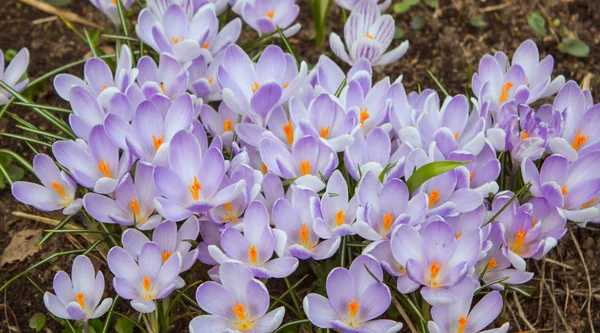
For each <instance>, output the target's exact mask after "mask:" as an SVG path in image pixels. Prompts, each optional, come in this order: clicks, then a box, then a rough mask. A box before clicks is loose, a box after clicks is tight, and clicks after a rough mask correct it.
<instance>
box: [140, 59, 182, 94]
mask: <svg viewBox="0 0 600 333" xmlns="http://www.w3.org/2000/svg"><path fill="white" fill-rule="evenodd" d="M137 67H138V69H139V71H140V74H139V75H138V78H137V81H138V83H139V84H140V86H141V88H142V92H143V94H144V96H145V97H146V98H151V97H152V96H154V95H161V96H164V97H166V98H168V99H170V100H175V99H177V98H178V97H179V96H181V95H183V94H184V93H185V92H186V90H187V86H188V74H187V72H186V71H185V70H184V69H183V67H182V65H181V64H180V63H179V61H177V59H175V58H173V57H172V56H171V55H169V54H167V53H161V54H160V59H159V63H158V66H157V65H156V63H155V62H154V60H153V59H152V58H151V57H149V56H145V57H142V58H141V59H140V60H139V61H138V64H137Z"/></svg>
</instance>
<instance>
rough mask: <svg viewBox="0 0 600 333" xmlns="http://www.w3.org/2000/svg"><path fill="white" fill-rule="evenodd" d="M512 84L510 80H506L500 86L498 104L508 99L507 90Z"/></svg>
mask: <svg viewBox="0 0 600 333" xmlns="http://www.w3.org/2000/svg"><path fill="white" fill-rule="evenodd" d="M513 86H514V84H513V83H512V82H506V83H505V84H504V85H503V86H502V92H501V93H500V104H502V103H504V101H506V100H507V99H508V91H509V90H510V88H512V87H513Z"/></svg>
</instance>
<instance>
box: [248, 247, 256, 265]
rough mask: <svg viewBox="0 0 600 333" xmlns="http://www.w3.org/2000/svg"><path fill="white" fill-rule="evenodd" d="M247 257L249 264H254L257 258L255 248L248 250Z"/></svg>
mask: <svg viewBox="0 0 600 333" xmlns="http://www.w3.org/2000/svg"><path fill="white" fill-rule="evenodd" d="M248 256H249V257H250V262H252V264H253V265H254V264H256V257H258V251H257V250H256V246H254V245H252V246H251V247H250V248H249V249H248Z"/></svg>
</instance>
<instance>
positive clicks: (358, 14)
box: [329, 0, 408, 66]
mask: <svg viewBox="0 0 600 333" xmlns="http://www.w3.org/2000/svg"><path fill="white" fill-rule="evenodd" d="M394 32H395V23H394V19H393V18H392V16H391V15H381V10H380V8H379V6H378V5H377V1H375V0H362V1H361V2H359V3H358V4H356V5H355V6H354V8H353V10H352V14H350V17H349V18H348V21H346V25H345V26H344V38H345V40H346V47H347V48H348V51H346V47H344V43H343V42H342V39H341V38H340V36H338V35H337V34H336V33H335V32H332V33H331V35H330V36H329V44H330V45H331V50H332V51H333V53H335V55H336V56H338V57H339V58H340V59H341V60H342V61H344V62H346V63H348V64H350V65H352V64H354V63H355V62H357V61H358V60H360V59H361V58H365V59H367V60H368V61H369V62H370V63H371V65H372V66H381V65H388V64H391V63H393V62H396V61H398V59H400V58H402V56H404V54H405V53H406V51H407V50H408V41H404V42H402V44H400V45H399V46H398V47H396V48H395V49H393V50H392V51H390V52H387V53H386V50H387V49H388V47H389V46H390V44H391V43H392V40H393V39H394Z"/></svg>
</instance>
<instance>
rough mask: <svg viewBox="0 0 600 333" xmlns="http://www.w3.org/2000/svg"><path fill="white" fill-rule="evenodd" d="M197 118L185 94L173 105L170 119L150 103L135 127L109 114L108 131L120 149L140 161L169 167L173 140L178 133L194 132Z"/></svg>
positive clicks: (135, 118) (139, 111) (137, 117)
mask: <svg viewBox="0 0 600 333" xmlns="http://www.w3.org/2000/svg"><path fill="white" fill-rule="evenodd" d="M193 115H194V108H193V105H192V98H191V97H190V95H188V94H184V95H181V96H180V97H179V98H177V99H176V100H175V101H173V103H172V104H171V106H170V107H169V109H168V111H167V113H166V115H163V114H162V113H161V112H160V111H159V110H158V108H157V107H156V105H155V104H154V103H153V102H152V101H150V100H146V101H144V102H142V103H141V104H140V105H139V106H138V108H137V110H136V112H135V115H134V116H133V120H132V121H131V124H129V123H128V122H127V121H125V120H124V119H123V118H121V117H119V116H117V115H114V114H109V115H108V116H107V117H106V119H105V120H104V127H105V129H106V134H107V135H108V136H109V137H110V139H111V140H112V141H113V142H114V143H115V144H116V145H117V146H119V148H121V149H123V150H128V151H130V152H131V154H132V155H133V156H135V157H136V158H138V159H140V161H144V162H148V163H152V164H153V165H168V164H169V147H170V143H171V140H172V139H173V136H174V135H175V134H176V133H177V132H179V131H181V130H189V129H190V128H191V126H192V119H193Z"/></svg>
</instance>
